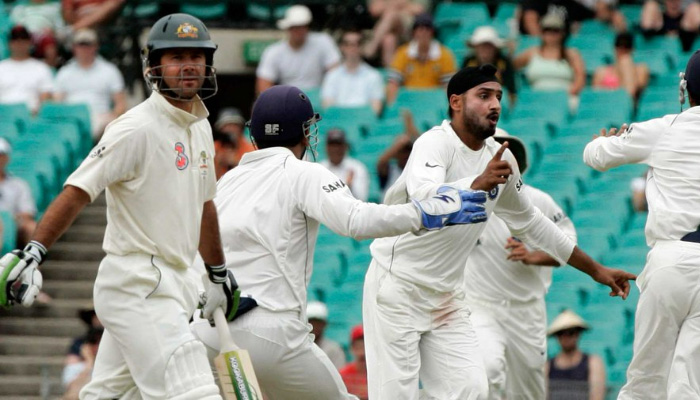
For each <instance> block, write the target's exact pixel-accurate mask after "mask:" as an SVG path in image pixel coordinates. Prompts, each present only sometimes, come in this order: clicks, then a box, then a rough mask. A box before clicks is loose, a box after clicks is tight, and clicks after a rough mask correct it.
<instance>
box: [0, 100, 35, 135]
mask: <svg viewBox="0 0 700 400" xmlns="http://www.w3.org/2000/svg"><path fill="white" fill-rule="evenodd" d="M30 119H31V112H30V111H29V108H28V107H27V105H26V104H24V103H16V104H0V121H9V122H14V123H15V124H17V127H18V128H19V131H20V132H23V131H24V129H25V128H26V126H27V124H28V123H29V120H30Z"/></svg>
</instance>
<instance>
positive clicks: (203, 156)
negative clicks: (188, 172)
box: [199, 150, 209, 176]
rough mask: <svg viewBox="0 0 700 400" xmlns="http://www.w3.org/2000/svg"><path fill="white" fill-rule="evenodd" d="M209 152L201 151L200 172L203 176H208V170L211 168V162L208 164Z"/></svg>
mask: <svg viewBox="0 0 700 400" xmlns="http://www.w3.org/2000/svg"><path fill="white" fill-rule="evenodd" d="M207 159H208V157H207V152H206V151H204V150H202V152H201V153H199V173H200V175H202V176H207V174H208V170H209V164H207Z"/></svg>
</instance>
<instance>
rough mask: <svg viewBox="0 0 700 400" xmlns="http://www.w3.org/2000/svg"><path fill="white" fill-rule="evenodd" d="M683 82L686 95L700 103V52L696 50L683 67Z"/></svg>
mask: <svg viewBox="0 0 700 400" xmlns="http://www.w3.org/2000/svg"><path fill="white" fill-rule="evenodd" d="M684 78H685V80H686V82H687V89H688V94H689V95H690V96H691V97H692V98H693V100H695V101H700V50H696V51H695V53H693V55H692V56H690V58H689V59H688V65H687V66H686V67H685V77H684Z"/></svg>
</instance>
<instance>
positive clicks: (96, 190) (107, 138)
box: [65, 92, 216, 268]
mask: <svg viewBox="0 0 700 400" xmlns="http://www.w3.org/2000/svg"><path fill="white" fill-rule="evenodd" d="M208 114H209V113H208V112H207V109H206V108H205V107H204V104H203V103H202V102H201V101H197V102H195V103H194V108H193V111H192V114H190V113H188V112H185V111H183V110H180V109H178V108H176V107H173V106H172V105H171V104H170V103H168V101H167V100H166V99H165V98H163V96H161V95H160V94H158V93H155V92H154V93H153V94H152V95H151V97H150V98H148V99H147V100H146V101H144V102H143V103H141V104H139V105H138V106H136V107H134V108H132V109H131V110H129V111H128V112H126V113H125V114H124V115H122V116H121V117H119V118H118V119H117V120H115V121H114V122H112V123H111V124H109V125H108V126H107V129H106V130H105V133H104V135H103V137H102V139H101V140H100V142H99V143H98V144H97V146H95V148H94V149H93V151H92V152H91V153H90V155H89V156H88V157H87V158H86V159H85V161H83V163H82V164H81V165H80V166H79V167H78V169H77V170H76V171H75V172H73V174H72V175H71V176H69V177H68V180H67V181H66V183H65V184H66V185H71V186H76V187H79V188H80V189H82V190H84V191H85V192H87V193H88V195H90V199H91V200H94V199H95V197H97V196H98V195H99V194H100V193H101V192H102V190H103V189H105V188H106V189H107V230H106V232H105V238H104V244H103V248H104V250H105V252H107V253H108V254H114V255H126V254H130V253H144V254H151V255H155V256H158V257H161V258H163V259H164V260H166V261H167V262H169V263H171V264H173V265H175V266H178V267H181V268H187V267H189V265H191V264H192V261H193V260H194V256H195V254H196V253H197V248H198V246H199V232H200V228H201V221H202V209H203V205H204V202H205V201H208V200H211V199H212V198H213V197H214V194H215V191H216V177H215V174H214V164H213V161H212V160H213V158H214V142H213V140H212V133H211V126H210V125H209V122H208V121H207V116H208Z"/></svg>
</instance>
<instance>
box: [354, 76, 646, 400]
mask: <svg viewBox="0 0 700 400" xmlns="http://www.w3.org/2000/svg"><path fill="white" fill-rule="evenodd" d="M502 94H503V92H502V89H501V85H500V83H498V78H497V77H496V68H495V67H494V66H493V65H490V64H486V65H482V66H480V67H467V68H463V69H462V70H460V71H459V72H457V73H456V74H455V75H454V76H453V77H452V79H450V81H449V83H448V85H447V98H448V102H449V105H450V108H449V115H450V119H448V120H445V121H443V122H442V124H440V125H438V126H435V127H433V128H432V129H430V130H429V131H427V132H425V133H423V134H422V135H421V136H420V137H419V138H418V140H416V142H415V143H414V144H413V150H412V152H411V156H410V157H409V159H408V163H407V164H406V168H405V169H404V172H403V174H401V176H400V177H399V179H398V180H397V181H396V183H394V185H393V186H392V187H391V188H390V189H389V191H388V192H387V194H386V196H385V197H384V203H385V204H402V203H405V202H406V201H407V199H408V198H409V197H410V198H425V197H427V196H430V195H431V193H433V191H434V190H435V188H437V187H440V186H441V185H449V186H456V187H459V188H462V189H473V190H483V191H486V192H487V193H488V200H487V202H486V210H487V212H488V213H489V215H492V213H495V215H497V216H498V217H500V218H501V219H502V220H503V221H504V222H505V224H506V225H507V226H508V228H509V229H510V231H511V232H513V235H514V236H516V237H518V238H520V239H521V240H523V241H524V242H526V243H530V244H532V245H533V246H536V247H538V248H541V249H542V250H544V251H546V252H547V253H548V254H550V255H551V256H552V257H553V258H554V259H555V260H557V262H558V263H560V264H562V265H563V264H566V263H569V264H571V265H573V266H574V267H576V268H577V269H580V270H581V271H583V272H585V273H587V274H589V275H591V277H593V278H594V279H595V280H596V281H598V282H600V283H602V284H605V285H607V286H609V287H610V288H611V290H612V292H611V293H612V294H613V295H616V296H622V297H623V298H625V297H626V296H627V294H628V293H629V287H630V286H629V282H628V279H634V275H632V274H629V273H627V272H624V271H621V270H616V269H610V268H606V267H604V266H602V265H600V264H599V263H597V262H596V261H594V260H593V259H591V258H590V257H589V256H588V255H587V254H586V253H584V252H583V251H582V250H581V249H580V248H578V247H576V245H575V243H574V242H573V241H572V240H571V239H570V238H569V237H568V236H567V235H566V234H564V233H563V232H562V231H561V230H560V229H559V228H557V226H556V225H555V224H554V222H552V221H551V220H550V219H549V218H547V217H546V216H544V215H543V214H542V212H541V211H539V210H538V209H537V208H536V207H535V206H533V204H532V202H531V200H530V198H529V197H528V196H527V195H526V194H525V193H524V192H523V181H522V179H521V176H520V170H519V168H518V164H517V161H516V159H515V157H514V156H513V153H512V152H511V151H510V150H509V149H508V144H507V143H504V144H502V145H501V144H500V143H498V142H496V141H495V140H494V139H493V138H492V136H493V135H494V133H495V131H496V125H497V123H498V120H499V117H500V113H501V105H500V99H501V96H502ZM485 228H486V224H481V225H472V226H468V225H463V226H453V227H449V228H448V229H444V230H442V231H439V232H433V233H430V234H428V235H423V236H417V235H413V234H403V235H397V236H394V237H388V238H382V239H376V240H374V242H373V243H372V245H371V246H370V251H371V253H372V261H371V264H370V266H369V269H368V271H367V275H366V278H365V285H364V292H363V296H364V298H363V323H364V329H365V333H366V334H365V347H366V352H367V367H368V383H369V397H370V398H371V399H389V398H394V399H415V398H418V383H419V381H420V382H421V383H422V386H423V391H424V395H425V396H426V397H428V398H434V399H441V400H442V399H444V400H448V399H455V400H456V399H460V400H463V399H477V398H485V397H486V396H487V392H488V379H487V375H486V370H485V367H484V361H483V357H482V354H481V349H480V348H479V343H478V339H477V336H476V334H475V332H474V329H473V328H472V326H471V323H470V321H469V317H468V316H469V310H468V308H465V306H464V291H463V285H464V269H465V265H466V263H467V259H468V258H469V256H470V254H471V253H472V252H473V251H474V248H475V246H477V242H478V240H479V237H480V236H481V235H482V233H483V231H484V229H485ZM477 284H479V283H477Z"/></svg>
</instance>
